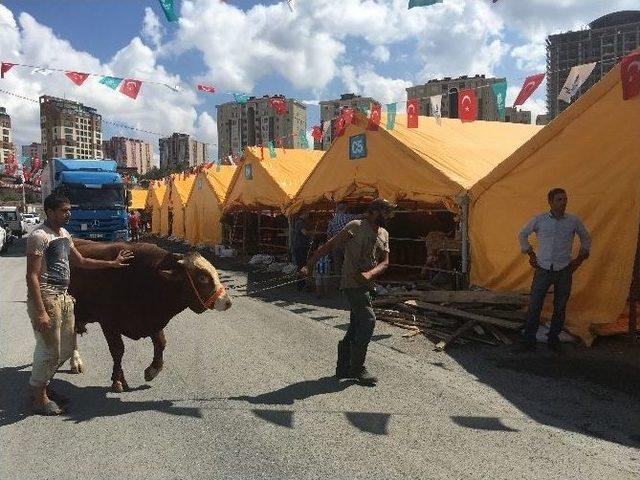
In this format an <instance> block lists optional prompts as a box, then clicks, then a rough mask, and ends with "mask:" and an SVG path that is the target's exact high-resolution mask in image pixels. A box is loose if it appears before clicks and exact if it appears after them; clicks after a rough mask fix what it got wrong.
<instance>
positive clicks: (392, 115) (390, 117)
mask: <svg viewBox="0 0 640 480" xmlns="http://www.w3.org/2000/svg"><path fill="white" fill-rule="evenodd" d="M395 126H396V104H395V103H387V130H393V129H394V127H395Z"/></svg>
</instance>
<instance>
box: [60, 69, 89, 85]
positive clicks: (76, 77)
mask: <svg viewBox="0 0 640 480" xmlns="http://www.w3.org/2000/svg"><path fill="white" fill-rule="evenodd" d="M65 75H66V76H67V77H68V78H69V80H71V81H72V82H73V83H75V84H76V85H78V86H80V85H82V84H83V83H84V81H85V80H86V79H87V78H89V74H88V73H81V72H65Z"/></svg>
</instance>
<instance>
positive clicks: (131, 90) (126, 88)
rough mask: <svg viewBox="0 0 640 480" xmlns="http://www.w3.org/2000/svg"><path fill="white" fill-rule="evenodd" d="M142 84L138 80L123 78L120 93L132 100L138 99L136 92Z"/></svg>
mask: <svg viewBox="0 0 640 480" xmlns="http://www.w3.org/2000/svg"><path fill="white" fill-rule="evenodd" d="M141 86H142V82H141V81H140V80H134V79H133V78H125V79H124V80H123V81H122V84H121V85H120V93H122V94H124V95H126V96H127V97H130V98H133V99H134V100H135V99H136V98H137V97H138V92H139V91H140V87H141Z"/></svg>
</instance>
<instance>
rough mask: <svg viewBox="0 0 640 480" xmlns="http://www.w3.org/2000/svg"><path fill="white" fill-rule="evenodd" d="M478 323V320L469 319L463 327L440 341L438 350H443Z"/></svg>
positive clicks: (437, 344) (437, 346)
mask: <svg viewBox="0 0 640 480" xmlns="http://www.w3.org/2000/svg"><path fill="white" fill-rule="evenodd" d="M477 323H478V321H477V320H468V321H467V322H465V323H464V324H463V325H462V326H461V327H459V328H458V329H457V330H456V331H454V332H453V333H452V334H451V336H450V337H449V338H448V339H446V340H440V341H439V342H438V343H436V348H435V350H436V352H442V351H443V350H444V349H445V348H447V347H448V346H449V345H450V344H451V343H452V342H454V341H455V340H456V339H457V338H458V337H460V336H461V335H462V334H463V333H465V332H467V331H468V330H471V329H472V328H473V327H474V326H475V325H476V324H477Z"/></svg>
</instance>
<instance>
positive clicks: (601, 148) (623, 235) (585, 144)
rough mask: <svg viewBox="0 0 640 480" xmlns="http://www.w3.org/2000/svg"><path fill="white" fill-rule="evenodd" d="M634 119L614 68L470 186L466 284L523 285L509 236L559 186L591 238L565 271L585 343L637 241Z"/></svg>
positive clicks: (606, 312) (526, 277)
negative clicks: (580, 258)
mask: <svg viewBox="0 0 640 480" xmlns="http://www.w3.org/2000/svg"><path fill="white" fill-rule="evenodd" d="M639 126H640V97H636V98H633V99H631V100H628V101H624V100H622V86H621V82H620V66H619V65H618V66H617V67H615V68H614V69H613V70H611V72H609V73H608V74H607V75H606V76H605V77H604V78H603V79H601V80H600V81H599V82H598V83H597V84H595V85H594V86H593V87H592V88H591V89H590V90H589V91H588V92H587V93H585V94H584V95H582V96H581V97H580V98H579V99H578V100H577V101H576V102H575V103H574V104H573V105H571V106H570V107H569V108H568V109H566V110H565V111H564V112H562V113H561V114H560V115H559V116H558V117H557V118H556V119H555V120H553V121H552V122H551V123H550V124H549V125H547V126H546V127H545V128H544V129H543V130H542V131H540V132H539V133H538V134H537V135H536V136H535V137H533V138H532V139H531V140H530V141H529V142H527V143H525V144H524V145H523V146H522V147H521V148H520V149H518V150H517V151H516V152H515V153H514V154H513V155H511V156H510V157H509V158H508V159H507V160H505V161H504V162H503V163H502V164H500V165H499V166H498V167H497V168H496V169H495V170H493V171H492V172H491V173H490V174H489V175H487V176H486V177H485V178H484V179H482V180H481V181H480V182H479V183H478V184H476V185H475V186H474V187H473V188H472V189H471V192H470V195H471V212H470V228H469V231H470V241H471V281H472V283H474V284H477V285H480V286H483V287H487V288H490V289H493V290H520V291H528V290H529V288H530V283H531V278H532V271H531V268H530V267H529V264H528V262H527V259H526V257H525V256H524V255H522V254H521V253H520V251H519V246H518V241H517V233H518V231H519V230H520V229H521V228H522V226H523V225H524V224H525V223H526V222H527V221H528V220H529V219H530V218H531V217H532V216H533V215H535V214H538V213H541V212H544V211H548V209H549V206H548V204H547V192H548V191H549V190H550V189H551V188H554V187H561V188H564V189H566V191H567V195H568V197H569V204H568V208H567V210H568V211H569V212H571V213H574V214H576V215H578V217H580V218H581V219H582V221H583V222H584V223H585V225H586V227H587V229H588V230H589V231H590V233H591V236H592V249H591V255H590V258H589V259H588V260H587V261H586V262H585V263H584V264H583V266H582V267H581V268H580V269H579V270H578V271H577V272H576V273H575V274H574V277H573V292H572V296H571V299H570V301H569V304H568V310H567V320H566V327H567V329H568V330H569V331H570V332H571V333H574V334H576V335H578V336H580V337H581V338H582V339H583V340H584V342H585V343H587V344H590V343H591V341H592V340H593V338H594V332H595V331H596V330H597V325H598V324H606V323H610V322H615V321H616V320H617V319H618V317H619V315H620V314H621V313H622V312H623V310H624V308H625V302H626V299H627V296H628V293H629V286H630V283H631V277H632V269H633V263H634V258H635V253H636V245H637V238H638V222H639V221H640V192H639V190H640V161H639V160H640V133H639ZM534 238H535V236H532V239H531V240H532V241H533V240H534ZM577 247H578V240H576V241H575V243H574V249H575V251H576V252H577ZM549 297H550V296H549ZM549 297H548V300H549V302H548V303H549V304H550V298H549ZM549 304H548V305H547V308H546V309H545V315H546V316H548V314H549V313H550V308H549V307H550V305H549Z"/></svg>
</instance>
